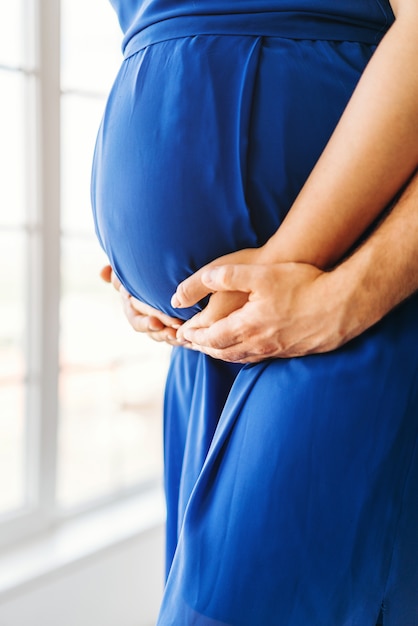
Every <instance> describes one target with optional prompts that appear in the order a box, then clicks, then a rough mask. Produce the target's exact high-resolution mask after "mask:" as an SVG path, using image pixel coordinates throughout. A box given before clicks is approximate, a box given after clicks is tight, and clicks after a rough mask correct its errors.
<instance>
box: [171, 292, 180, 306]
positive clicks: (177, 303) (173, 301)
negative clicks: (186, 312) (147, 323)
mask: <svg viewBox="0 0 418 626" xmlns="http://www.w3.org/2000/svg"><path fill="white" fill-rule="evenodd" d="M180 304H181V302H180V300H179V299H178V298H177V296H176V294H174V296H173V297H172V298H171V306H172V307H173V308H174V309H177V308H178V307H179V306H180Z"/></svg>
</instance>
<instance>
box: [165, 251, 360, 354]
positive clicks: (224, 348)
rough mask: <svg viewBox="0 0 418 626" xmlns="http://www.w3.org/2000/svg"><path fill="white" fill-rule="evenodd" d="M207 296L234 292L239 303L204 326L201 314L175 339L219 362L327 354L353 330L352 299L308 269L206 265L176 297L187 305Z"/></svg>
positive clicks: (334, 280)
mask: <svg viewBox="0 0 418 626" xmlns="http://www.w3.org/2000/svg"><path fill="white" fill-rule="evenodd" d="M210 292H217V293H216V294H215V295H216V296H218V294H220V293H221V292H234V293H236V292H240V293H241V294H242V299H243V301H244V304H243V306H241V307H239V308H236V310H235V311H233V312H232V313H230V314H229V315H227V316H226V317H224V318H223V319H219V320H218V321H216V322H214V323H211V325H210V326H206V327H205V326H204V324H203V323H202V322H204V321H205V319H204V311H203V312H202V313H200V314H198V315H197V316H195V317H194V318H192V319H191V320H189V321H188V322H186V323H185V324H184V325H183V326H182V327H181V328H180V329H179V330H178V332H177V336H178V338H179V339H180V340H181V341H184V340H185V341H188V342H190V343H191V344H192V347H193V348H194V349H198V350H201V351H202V352H205V353H206V354H209V355H210V356H212V357H214V358H218V359H222V360H224V361H233V362H240V363H255V362H258V361H261V360H263V359H267V358H284V357H295V356H302V355H305V354H311V353H315V352H327V351H330V350H333V349H335V348H337V347H338V346H340V345H341V344H342V343H344V342H345V341H347V340H348V339H349V338H351V336H354V334H356V331H357V327H358V325H357V323H356V318H355V315H354V314H353V309H354V308H355V307H354V298H351V299H350V298H348V297H347V296H348V295H349V294H347V289H346V285H344V284H342V283H341V284H339V281H338V276H337V275H336V274H333V273H332V272H329V273H328V272H323V271H321V270H319V269H317V268H316V267H314V266H312V265H307V264H302V263H277V264H272V265H256V264H252V265H225V266H220V267H219V266H218V267H210V266H209V267H207V268H206V270H205V271H203V272H199V273H198V275H197V277H196V275H194V276H192V277H190V278H189V279H187V280H186V281H185V282H184V283H183V284H182V286H181V288H180V289H179V291H178V292H177V293H178V294H179V295H178V296H177V297H178V298H181V305H182V306H190V305H191V304H194V301H195V299H200V298H201V297H203V295H206V294H207V293H210ZM186 294H187V296H186ZM212 297H213V296H212ZM179 303H180V302H179ZM345 303H347V304H345ZM348 322H349V323H348ZM354 328H355V329H356V331H354Z"/></svg>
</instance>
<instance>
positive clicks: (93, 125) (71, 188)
mask: <svg viewBox="0 0 418 626" xmlns="http://www.w3.org/2000/svg"><path fill="white" fill-rule="evenodd" d="M61 106H62V108H61V116H62V125H61V128H62V148H63V149H62V194H61V206H62V214H61V224H62V228H63V230H64V231H72V232H87V233H90V234H91V233H93V230H94V227H93V219H92V212H91V205H90V175H91V163H92V158H93V151H94V144H95V141H96V135H97V131H98V128H99V124H100V120H101V117H102V114H103V109H104V100H101V99H95V98H87V97H82V96H72V95H66V96H63V98H62V105H61Z"/></svg>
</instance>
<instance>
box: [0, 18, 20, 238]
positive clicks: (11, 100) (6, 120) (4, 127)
mask: <svg viewBox="0 0 418 626" xmlns="http://www.w3.org/2000/svg"><path fill="white" fill-rule="evenodd" d="M0 19H1V18H0ZM24 81H25V78H24V77H23V75H21V74H19V73H17V72H5V71H0V93H1V107H2V111H1V115H0V137H1V142H0V171H1V185H0V228H1V226H4V225H10V224H22V223H23V220H24V196H25V150H24V136H25V118H24V108H23V103H24V86H25V85H24Z"/></svg>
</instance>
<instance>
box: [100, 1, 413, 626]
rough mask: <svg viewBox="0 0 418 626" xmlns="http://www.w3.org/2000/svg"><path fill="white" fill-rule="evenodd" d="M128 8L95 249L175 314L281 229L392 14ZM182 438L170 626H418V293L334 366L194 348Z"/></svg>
mask: <svg viewBox="0 0 418 626" xmlns="http://www.w3.org/2000/svg"><path fill="white" fill-rule="evenodd" d="M114 5H115V8H116V9H117V11H118V14H119V19H120V22H121V25H122V27H123V30H124V31H125V38H124V43H123V46H124V50H125V57H126V58H125V60H124V62H123V64H122V67H121V69H120V72H119V74H118V76H117V78H116V80H115V83H114V86H113V89H112V92H111V94H110V97H109V100H108V103H107V107H106V111H105V114H104V118H103V122H102V125H101V128H100V131H99V135H98V141H97V146H96V152H95V159H94V167H93V178H92V199H93V209H94V215H95V220H96V228H97V233H98V236H99V239H100V241H101V243H102V246H103V247H104V249H105V251H106V253H107V254H108V256H109V259H110V262H111V263H112V266H113V267H114V269H115V271H116V272H117V274H118V276H119V278H120V279H121V281H122V282H123V284H124V285H125V286H126V288H127V289H128V290H129V291H130V292H131V293H132V294H133V295H135V296H137V297H138V298H140V299H141V300H143V301H145V302H147V303H149V304H151V305H152V306H154V307H157V308H158V309H161V310H163V311H165V312H166V313H169V314H175V315H178V314H179V312H178V311H174V310H173V309H172V308H171V306H170V297H171V295H172V293H173V292H174V291H175V288H176V286H177V284H178V283H179V282H180V281H181V280H183V279H184V278H186V277H187V276H189V275H190V274H191V273H193V272H194V271H195V270H196V269H198V268H199V267H201V266H202V265H204V264H205V263H207V262H208V261H210V260H212V259H214V258H216V257H217V256H219V255H222V254H225V253H227V252H231V251H233V250H238V249H241V248H245V247H255V246H259V245H262V244H263V243H264V242H265V241H266V239H267V238H268V237H270V236H271V235H272V233H273V232H274V231H275V230H276V229H277V228H278V227H279V226H280V223H281V221H282V220H283V218H284V216H285V215H286V213H287V212H288V211H289V209H290V207H291V205H292V203H293V201H294V199H295V197H296V195H297V194H298V192H299V190H300V189H301V187H302V186H303V184H304V182H305V180H306V178H307V176H308V175H309V173H310V171H311V170H312V168H313V166H314V165H315V162H316V160H317V159H318V157H319V155H320V154H321V152H322V150H323V149H324V147H325V145H326V143H327V141H328V139H329V137H330V135H331V134H332V132H333V129H334V128H335V126H336V124H337V123H338V120H339V118H340V116H341V114H342V112H343V110H344V108H345V106H346V104H347V102H348V100H349V98H350V96H351V94H352V92H353V90H354V88H355V86H356V84H357V82H358V80H359V79H360V77H361V75H362V73H363V71H364V69H365V67H366V65H367V63H368V61H369V60H370V58H371V56H372V54H373V52H374V50H375V47H376V45H378V43H379V41H380V39H381V37H382V36H383V35H384V32H385V31H386V30H387V28H388V27H389V26H390V24H391V23H392V21H393V14H392V12H391V10H390V6H389V4H388V3H387V2H385V1H379V0H376V1H374V0H368V1H366V0H362V1H360V0H358V1H350V2H349V1H348V0H347V1H341V2H336V0H332V2H331V0H328V1H325V0H316V1H313V0H312V1H308V0H304V1H302V0H300V1H299V2H297V1H294V2H291V1H288V2H284V1H283V2H281V1H279V0H252V1H251V0H240V1H238V0H229V2H228V1H226V0H225V1H222V0H199V1H198V0H195V1H192V0H184V1H183V2H182V1H181V0H149V1H148V2H143V3H141V2H137V1H136V2H135V1H133V0H131V1H128V0H126V1H124V0H118V1H116V0H115V1H114ZM335 210H336V211H337V210H338V207H335ZM399 245H400V246H401V245H402V242H399ZM197 310H199V306H195V307H193V308H191V309H190V310H186V311H183V312H182V315H183V316H184V318H188V317H190V316H191V315H192V314H193V313H194V312H195V311H197ZM164 422H165V424H164V425H165V440H164V445H165V485H166V494H167V584H166V589H165V593H164V599H163V603H162V608H161V613H160V616H159V620H158V626H169V625H170V626H191V625H195V626H375V624H376V621H377V620H378V616H379V614H380V615H381V618H382V619H383V624H384V625H385V626H417V625H418V456H417V455H418V450H417V448H416V443H417V434H418V299H417V297H413V298H411V299H410V300H409V301H407V302H406V303H404V304H403V305H401V306H400V307H398V308H397V309H396V310H395V311H394V312H392V313H391V314H390V315H388V316H387V317H386V318H385V319H384V320H382V321H381V322H380V323H378V324H376V325H375V326H374V327H373V328H372V329H370V330H369V331H367V332H366V333H364V334H363V335H362V336H361V337H359V338H357V339H355V340H353V341H351V342H350V343H349V344H347V345H346V346H344V347H342V348H340V349H339V350H337V351H335V352H332V353H329V354H324V355H317V356H308V357H304V358H298V359H278V360H270V361H266V362H263V363H260V364H257V365H251V366H244V367H241V366H239V365H233V364H228V363H223V362H221V361H215V360H212V359H211V358H209V357H207V356H205V355H202V354H199V353H195V352H191V351H187V350H184V349H182V348H176V349H175V350H174V351H173V355H172V361H171V366H170V371H169V374H168V381H167V387H166V396H165V416H164Z"/></svg>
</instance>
